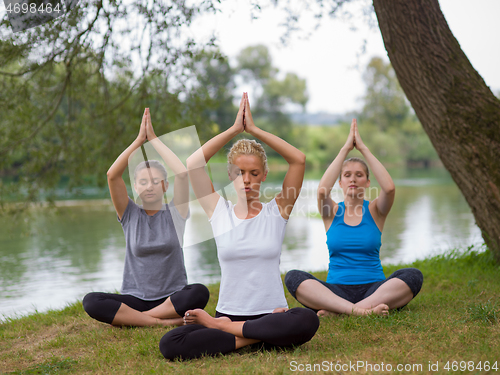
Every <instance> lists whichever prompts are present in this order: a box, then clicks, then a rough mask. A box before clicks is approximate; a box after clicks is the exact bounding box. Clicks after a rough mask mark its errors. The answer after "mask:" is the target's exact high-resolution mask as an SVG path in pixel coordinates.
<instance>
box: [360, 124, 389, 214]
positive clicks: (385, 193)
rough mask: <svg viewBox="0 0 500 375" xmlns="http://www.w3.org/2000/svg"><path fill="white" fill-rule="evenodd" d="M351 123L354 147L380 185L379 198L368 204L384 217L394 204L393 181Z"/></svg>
mask: <svg viewBox="0 0 500 375" xmlns="http://www.w3.org/2000/svg"><path fill="white" fill-rule="evenodd" d="M353 122H354V141H355V146H356V148H357V149H358V150H359V152H361V154H362V155H363V157H364V158H365V160H366V163H367V164H368V167H370V169H371V170H372V173H373V175H374V176H375V179H376V180H377V182H378V184H379V185H380V194H379V196H378V197H377V198H375V199H374V200H373V201H372V203H370V204H374V205H375V207H376V208H377V213H378V214H379V215H380V216H381V217H385V216H387V214H388V213H389V211H390V210H391V207H392V204H393V203H394V197H395V194H396V187H395V186H394V181H392V178H391V175H390V174H389V172H387V169H385V167H384V166H383V165H382V163H381V162H379V161H378V159H377V158H376V157H375V156H374V155H373V154H372V153H371V152H370V150H369V149H368V147H366V146H365V144H364V143H363V141H362V140H361V136H360V135H359V131H358V124H357V122H356V119H354V120H353Z"/></svg>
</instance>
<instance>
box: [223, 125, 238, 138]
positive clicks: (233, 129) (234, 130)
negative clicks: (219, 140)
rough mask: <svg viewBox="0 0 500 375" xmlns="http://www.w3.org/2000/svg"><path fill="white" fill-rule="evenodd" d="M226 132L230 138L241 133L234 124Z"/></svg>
mask: <svg viewBox="0 0 500 375" xmlns="http://www.w3.org/2000/svg"><path fill="white" fill-rule="evenodd" d="M226 132H229V134H231V136H232V137H234V136H236V135H238V134H240V133H241V130H240V128H239V126H238V125H237V124H236V123H234V125H233V126H231V127H230V128H229V129H227V130H226Z"/></svg>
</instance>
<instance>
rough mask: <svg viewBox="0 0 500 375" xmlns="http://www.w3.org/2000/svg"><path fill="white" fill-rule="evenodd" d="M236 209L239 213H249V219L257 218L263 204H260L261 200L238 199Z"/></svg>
mask: <svg viewBox="0 0 500 375" xmlns="http://www.w3.org/2000/svg"><path fill="white" fill-rule="evenodd" d="M235 209H236V210H237V211H239V212H243V211H244V212H247V217H249V216H250V217H253V216H256V215H257V214H258V213H259V212H260V210H261V209H262V203H260V200H259V198H257V197H255V198H248V197H247V198H246V199H245V198H240V197H238V202H237V203H236V207H235Z"/></svg>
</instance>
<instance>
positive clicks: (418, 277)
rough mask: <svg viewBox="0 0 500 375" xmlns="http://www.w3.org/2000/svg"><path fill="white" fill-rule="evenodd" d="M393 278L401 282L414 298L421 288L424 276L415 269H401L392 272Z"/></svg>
mask: <svg viewBox="0 0 500 375" xmlns="http://www.w3.org/2000/svg"><path fill="white" fill-rule="evenodd" d="M394 277H397V278H398V279H401V280H403V281H404V282H405V283H406V284H407V285H408V287H409V288H410V289H411V291H412V293H413V297H415V296H416V295H417V294H418V293H419V292H420V289H421V288H422V284H423V283H424V275H423V274H422V272H421V271H420V270H419V269H417V268H403V269H400V270H397V271H396V272H394Z"/></svg>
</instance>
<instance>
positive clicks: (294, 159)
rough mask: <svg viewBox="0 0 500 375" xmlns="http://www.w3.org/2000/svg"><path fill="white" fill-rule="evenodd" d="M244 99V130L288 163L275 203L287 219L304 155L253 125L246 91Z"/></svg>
mask: <svg viewBox="0 0 500 375" xmlns="http://www.w3.org/2000/svg"><path fill="white" fill-rule="evenodd" d="M244 99H245V131H246V132H247V133H249V134H251V135H253V136H254V137H255V138H257V139H259V140H261V141H262V142H264V143H265V144H266V145H268V146H269V147H271V148H272V149H273V150H274V151H276V152H277V153H278V154H280V155H281V156H282V157H283V159H285V160H286V161H287V163H288V171H287V173H286V176H285V179H284V180H283V187H282V190H281V191H280V192H279V193H278V195H277V196H276V203H277V204H278V207H279V210H280V213H281V216H282V217H283V218H284V219H287V220H288V218H289V217H290V214H291V212H292V209H293V205H294V204H295V201H296V200H297V198H298V197H299V194H300V189H301V188H302V181H303V180H304V171H305V169H306V156H305V155H304V153H303V152H302V151H300V150H298V149H297V148H295V147H293V146H292V145H291V144H289V143H287V142H285V141H284V140H283V139H281V138H279V137H277V136H275V135H274V134H271V133H268V132H266V131H264V130H262V129H259V128H258V127H257V126H255V124H254V122H253V119H252V113H251V111H250V103H249V102H248V95H247V94H246V93H245V94H244Z"/></svg>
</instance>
